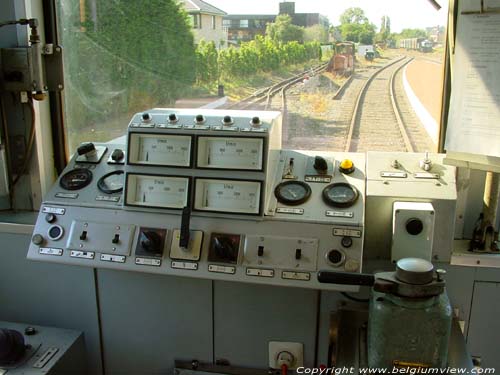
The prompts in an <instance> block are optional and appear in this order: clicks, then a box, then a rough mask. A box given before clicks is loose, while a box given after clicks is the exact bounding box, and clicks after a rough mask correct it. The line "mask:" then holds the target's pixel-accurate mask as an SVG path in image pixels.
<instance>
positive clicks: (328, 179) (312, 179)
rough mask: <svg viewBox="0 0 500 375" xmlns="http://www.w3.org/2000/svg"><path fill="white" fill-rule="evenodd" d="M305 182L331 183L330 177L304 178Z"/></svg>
mask: <svg viewBox="0 0 500 375" xmlns="http://www.w3.org/2000/svg"><path fill="white" fill-rule="evenodd" d="M304 181H305V182H320V183H326V184H328V183H330V182H331V181H332V176H306V177H305V178H304Z"/></svg>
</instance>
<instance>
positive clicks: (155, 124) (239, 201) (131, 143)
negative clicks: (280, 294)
mask: <svg viewBox="0 0 500 375" xmlns="http://www.w3.org/2000/svg"><path fill="white" fill-rule="evenodd" d="M365 181H366V171H365V155H364V154H354V153H329V152H307V151H292V150H282V149H281V114H280V113H279V112H254V111H252V112H250V111H229V110H191V109H155V110H151V111H148V112H144V113H138V114H136V115H134V117H133V118H132V120H131V121H130V123H129V126H128V134H127V144H126V145H123V144H83V145H82V146H80V147H79V149H78V151H77V153H76V154H75V155H74V156H73V158H72V160H71V161H70V162H69V164H68V166H67V168H66V169H65V171H64V172H63V173H62V175H61V176H60V178H59V179H58V181H57V182H56V184H55V185H54V187H53V188H52V189H51V190H50V191H49V193H48V194H47V196H46V197H45V199H44V202H43V204H42V207H41V210H40V214H39V217H38V220H37V223H36V226H35V231H34V233H33V237H32V241H31V244H30V248H29V252H28V258H29V259H34V260H40V261H48V262H57V263H64V264H72V265H80V266H89V267H95V268H100V267H101V268H109V269H117V270H127V271H138V272H148V273H155V274H164V275H176V276H186V277H197V278H208V279H214V280H226V281H236V282H249V283H257V284H269V285H279V286H291V287H301V288H314V289H325V290H343V291H355V290H356V289H357V287H354V286H346V285H333V284H320V283H319V282H318V281H317V272H318V271H319V270H325V269H327V270H330V271H341V272H355V273H357V272H361V268H362V258H363V241H364V230H365V228H364V222H365V211H364V207H365V200H366V199H365Z"/></svg>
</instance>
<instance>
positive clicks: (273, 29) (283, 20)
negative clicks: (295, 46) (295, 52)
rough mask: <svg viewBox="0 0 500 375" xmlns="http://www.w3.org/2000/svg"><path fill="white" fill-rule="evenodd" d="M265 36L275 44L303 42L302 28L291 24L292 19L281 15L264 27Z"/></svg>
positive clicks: (286, 15)
mask: <svg viewBox="0 0 500 375" xmlns="http://www.w3.org/2000/svg"><path fill="white" fill-rule="evenodd" d="M266 36H268V37H269V38H270V39H271V40H272V41H273V42H275V43H288V42H303V41H304V28H303V27H300V26H297V25H294V24H292V17H290V16H289V15H288V14H281V15H279V16H277V17H276V20H275V21H274V22H272V23H268V24H267V27H266Z"/></svg>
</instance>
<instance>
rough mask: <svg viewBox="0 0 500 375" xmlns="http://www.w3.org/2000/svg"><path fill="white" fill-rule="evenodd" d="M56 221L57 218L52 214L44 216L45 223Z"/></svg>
mask: <svg viewBox="0 0 500 375" xmlns="http://www.w3.org/2000/svg"><path fill="white" fill-rule="evenodd" d="M56 220H57V216H56V215H54V214H47V215H45V221H46V222H47V223H49V224H52V223H55V221H56Z"/></svg>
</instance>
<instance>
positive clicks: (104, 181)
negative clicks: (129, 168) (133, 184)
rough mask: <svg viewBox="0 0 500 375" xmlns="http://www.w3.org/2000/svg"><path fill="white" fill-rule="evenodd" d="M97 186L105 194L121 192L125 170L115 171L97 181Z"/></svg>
mask: <svg viewBox="0 0 500 375" xmlns="http://www.w3.org/2000/svg"><path fill="white" fill-rule="evenodd" d="M97 187H98V189H99V190H100V191H102V192H103V193H104V194H114V193H121V192H122V191H123V171H113V172H110V173H107V174H105V175H104V176H102V177H101V178H100V179H99V181H97Z"/></svg>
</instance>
